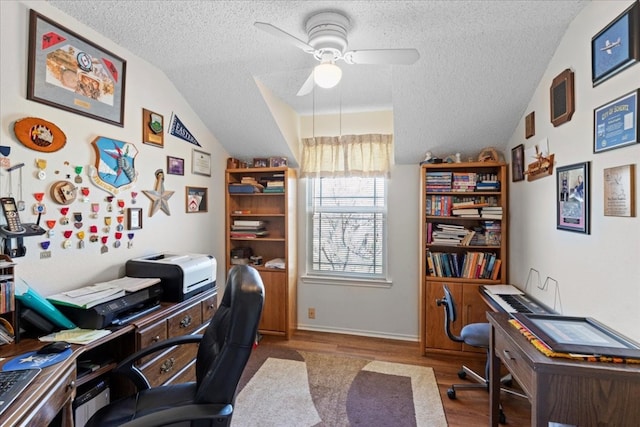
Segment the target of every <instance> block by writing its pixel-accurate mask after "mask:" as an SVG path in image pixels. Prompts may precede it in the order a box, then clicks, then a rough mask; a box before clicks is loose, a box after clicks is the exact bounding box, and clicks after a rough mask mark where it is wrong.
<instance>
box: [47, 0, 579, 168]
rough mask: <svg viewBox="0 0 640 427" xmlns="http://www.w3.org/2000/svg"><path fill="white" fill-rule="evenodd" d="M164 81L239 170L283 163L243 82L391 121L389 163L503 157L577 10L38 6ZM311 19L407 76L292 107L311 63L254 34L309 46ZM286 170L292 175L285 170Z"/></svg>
mask: <svg viewBox="0 0 640 427" xmlns="http://www.w3.org/2000/svg"><path fill="white" fill-rule="evenodd" d="M49 3H50V4H51V5H53V6H54V7H56V8H58V9H60V10H62V11H64V12H65V13H67V14H68V15H71V16H73V17H74V18H76V19H77V20H79V21H81V22H83V23H85V24H86V25H88V26H89V27H91V28H93V29H95V30H96V31H97V32H99V33H101V34H103V35H104V36H106V37H108V38H109V39H111V40H113V41H115V42H116V43H117V44H118V45H120V46H123V47H124V48H126V49H128V50H129V51H131V52H133V53H134V54H136V55H138V56H139V57H141V58H143V59H145V60H146V61H148V62H150V63H151V64H153V65H155V66H156V67H158V68H159V69H161V70H163V71H164V73H165V74H166V75H167V76H168V78H169V79H170V80H171V81H172V82H173V83H174V85H175V86H176V88H177V89H178V90H179V91H180V92H181V93H182V94H183V96H184V97H185V98H186V99H187V101H188V102H189V104H190V105H191V106H192V108H193V109H194V111H196V112H197V113H198V115H199V116H200V117H201V119H202V121H203V122H204V123H205V124H206V125H207V127H208V128H209V129H210V131H211V132H212V133H213V134H214V135H215V136H216V138H217V139H218V140H219V141H220V143H221V144H222V145H223V146H224V147H225V149H226V150H227V151H228V152H229V153H230V154H231V155H233V156H236V157H240V158H252V157H265V156H282V155H284V156H287V157H289V158H290V159H292V160H293V153H292V152H291V151H290V149H289V147H288V146H287V143H286V142H285V140H284V138H283V136H282V133H281V132H280V130H279V129H278V126H277V124H276V122H275V120H274V119H273V117H272V116H271V114H270V112H269V109H268V108H267V105H266V104H265V102H264V100H263V98H262V96H261V94H260V91H259V90H258V87H257V85H256V83H255V80H254V79H258V80H259V81H261V82H262V83H263V84H264V85H265V86H266V87H268V88H269V89H270V90H271V91H272V92H273V93H274V94H275V95H276V96H278V97H279V98H281V99H282V100H283V101H284V102H286V103H287V104H289V105H290V106H291V107H292V108H293V109H294V110H296V111H297V112H298V113H299V114H303V115H306V114H311V113H312V112H313V111H314V109H315V112H316V113H318V114H319V113H323V112H337V111H338V109H339V108H341V109H342V111H343V112H351V111H372V110H383V109H393V111H394V127H395V129H394V135H395V136H394V141H395V158H396V163H399V164H410V163H418V162H419V161H420V160H422V158H423V157H424V153H425V151H427V150H431V151H433V152H434V154H436V155H442V156H444V155H447V154H451V153H452V152H456V151H459V152H461V153H462V154H463V158H466V156H468V155H477V154H478V152H479V151H480V149H482V148H483V147H487V146H495V147H499V148H502V149H504V148H505V145H506V143H507V140H508V138H509V137H510V136H511V134H512V133H513V131H514V129H515V128H516V126H517V125H518V121H519V120H520V118H521V116H522V114H523V113H524V109H525V108H526V106H527V103H528V102H529V99H530V98H531V96H532V94H533V92H534V90H535V88H536V87H537V85H538V83H539V81H540V78H541V76H542V74H543V72H544V70H545V69H546V67H547V64H548V62H549V60H550V59H551V56H552V55H553V53H554V52H555V48H556V46H557V44H558V42H559V41H560V39H561V38H562V36H563V35H564V33H565V31H566V29H567V27H568V25H569V23H570V22H571V21H572V20H573V18H574V17H575V16H576V15H577V14H578V13H579V12H580V10H582V8H583V7H584V6H585V5H586V3H587V1H586V0H570V1H569V0H567V1H564V0H555V1H507V0H503V1H484V0H482V1H480V0H470V1H435V0H423V1H188V0H185V1H168V0H167V1H112V0H104V1H64V0H49ZM319 10H337V11H341V12H343V13H344V14H346V15H347V16H348V17H349V18H350V20H351V29H350V31H349V34H348V41H349V46H348V47H349V49H376V48H377V49H384V48H416V49H418V51H419V52H420V59H419V60H418V62H416V63H415V64H413V65H401V66H400V65H398V66H389V65H384V66H381V65H376V66H374V65H366V66H365V65H348V64H345V63H344V62H341V63H340V64H339V65H340V66H341V68H342V69H343V73H344V74H343V79H342V81H341V83H340V85H339V86H338V87H336V88H334V89H331V90H322V89H318V90H315V91H314V93H315V94H310V95H307V96H304V97H297V96H296V93H297V91H298V89H299V88H300V86H302V83H303V82H304V81H305V79H306V78H307V76H308V75H309V73H310V72H311V70H312V68H313V66H314V65H316V64H317V62H316V61H315V59H313V57H312V56H311V55H308V54H306V53H304V52H303V51H302V50H300V49H298V48H297V47H295V46H293V45H290V44H288V43H287V42H285V41H284V40H282V39H279V38H277V37H274V36H272V35H270V34H267V33H265V32H263V31H260V30H258V29H257V28H255V27H254V26H253V23H254V22H255V21H262V22H267V23H271V24H273V25H275V26H277V27H279V28H281V29H283V30H284V31H286V32H288V33H290V34H292V35H294V36H296V37H297V38H299V39H301V40H303V41H305V42H306V41H307V36H306V33H305V30H304V22H305V20H306V18H307V17H308V16H309V15H312V14H313V13H314V12H317V11H319ZM291 163H292V164H293V165H294V166H295V165H297V162H296V161H295V160H293V161H292V162H291Z"/></svg>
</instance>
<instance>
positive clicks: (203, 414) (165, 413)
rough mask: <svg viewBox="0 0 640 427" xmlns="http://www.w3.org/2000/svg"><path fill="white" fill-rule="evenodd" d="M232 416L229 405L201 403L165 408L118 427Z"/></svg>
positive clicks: (159, 424)
mask: <svg viewBox="0 0 640 427" xmlns="http://www.w3.org/2000/svg"><path fill="white" fill-rule="evenodd" d="M232 414H233V406H232V405H231V404H220V403H203V404H199V405H196V404H192V405H185V406H178V407H176V408H167V409H163V410H162V411H158V412H153V413H151V414H148V415H145V416H143V417H140V418H136V419H135V420H132V421H129V422H128V423H124V424H122V425H121V426H120V427H154V426H164V425H169V424H173V423H178V422H180V421H195V420H213V419H216V418H229V417H231V415H232Z"/></svg>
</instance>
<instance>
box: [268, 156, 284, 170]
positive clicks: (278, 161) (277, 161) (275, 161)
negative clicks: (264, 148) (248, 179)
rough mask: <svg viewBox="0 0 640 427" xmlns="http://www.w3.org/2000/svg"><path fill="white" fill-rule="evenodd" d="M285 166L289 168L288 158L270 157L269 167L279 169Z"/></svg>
mask: <svg viewBox="0 0 640 427" xmlns="http://www.w3.org/2000/svg"><path fill="white" fill-rule="evenodd" d="M283 166H287V158H286V157H269V167H272V168H279V167H283Z"/></svg>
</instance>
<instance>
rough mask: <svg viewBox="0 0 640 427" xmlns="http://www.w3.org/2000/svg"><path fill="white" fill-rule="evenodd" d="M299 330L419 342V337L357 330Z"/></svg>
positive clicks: (301, 327) (309, 327) (304, 327)
mask: <svg viewBox="0 0 640 427" xmlns="http://www.w3.org/2000/svg"><path fill="white" fill-rule="evenodd" d="M298 329H299V330H301V331H312V332H329V333H334V334H345V335H357V336H362V337H371V338H385V339H389V340H396V341H410V342H418V341H419V340H418V337H417V336H409V335H398V334H383V333H380V332H375V331H364V330H356V329H343V328H332V327H318V326H313V325H305V324H298Z"/></svg>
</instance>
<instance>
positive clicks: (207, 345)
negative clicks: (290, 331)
mask: <svg viewBox="0 0 640 427" xmlns="http://www.w3.org/2000/svg"><path fill="white" fill-rule="evenodd" d="M263 304H264V284H263V283H262V278H261V277H260V274H259V273H258V271H257V270H256V269H255V268H253V267H251V266H248V265H234V266H233V267H232V268H231V269H230V270H229V275H228V277H227V283H226V285H225V290H224V295H223V297H222V301H221V303H220V306H219V307H218V310H217V311H216V313H215V314H214V315H213V317H212V318H211V321H210V322H209V326H207V329H206V331H205V333H204V336H203V337H202V341H201V342H200V345H199V347H198V355H197V359H196V381H197V384H198V391H197V394H196V398H195V402H194V403H233V402H234V398H235V392H236V387H237V386H238V382H239V381H240V376H241V375H242V372H243V370H244V368H245V365H246V363H247V360H248V359H249V356H250V355H251V350H252V349H253V346H254V344H255V340H256V336H257V333H258V324H259V323H260V316H261V315H262V307H263Z"/></svg>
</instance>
